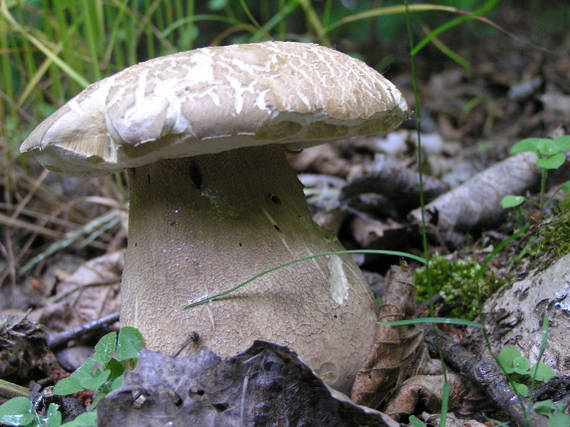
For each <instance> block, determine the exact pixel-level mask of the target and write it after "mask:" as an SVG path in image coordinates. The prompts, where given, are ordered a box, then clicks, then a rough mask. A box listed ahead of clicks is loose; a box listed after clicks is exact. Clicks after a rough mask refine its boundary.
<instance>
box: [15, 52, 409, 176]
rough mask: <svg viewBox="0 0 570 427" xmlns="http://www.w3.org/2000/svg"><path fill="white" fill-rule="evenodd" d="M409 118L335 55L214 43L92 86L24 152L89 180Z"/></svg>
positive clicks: (349, 61) (393, 91)
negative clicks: (173, 160) (165, 162)
mask: <svg viewBox="0 0 570 427" xmlns="http://www.w3.org/2000/svg"><path fill="white" fill-rule="evenodd" d="M408 114H409V113H408V106H407V104H406V102H405V100H404V99H403V97H402V95H401V93H400V92H399V90H398V89H397V88H396V87H395V86H394V85H393V84H392V83H390V82H389V81H388V80H387V79H385V78H384V77H383V76H382V75H381V74H379V73H378V72H376V71H375V70H373V69H372V68H370V67H369V66H367V65H366V64H365V63H363V62H362V61H359V60H357V59H354V58H352V57H350V56H348V55H345V54H343V53H340V52H337V51H335V50H332V49H329V48H326V47H322V46H318V45H314V44H304V43H294V42H265V43H254V44H243V45H232V46H225V47H210V48H202V49H196V50H192V51H188V52H181V53H176V54H172V55H168V56H164V57H160V58H156V59H152V60H149V61H146V62H143V63H140V64H137V65H134V66H132V67H129V68H127V69H125V70H123V71H121V72H119V73H117V74H114V75H112V76H110V77H108V78H105V79H103V80H101V81H99V82H97V83H94V84H92V85H91V86H89V87H88V88H86V89H85V90H84V91H82V92H81V93H79V94H78V95H77V96H76V97H74V98H73V99H71V100H70V101H69V102H68V103H67V104H65V105H64V106H62V107H61V108H60V109H59V110H57V111H56V112H55V113H53V114H52V115H51V116H50V117H48V118H47V119H46V120H44V121H43V122H42V123H40V125H38V127H37V128H36V129H34V131H33V132H32V133H31V134H30V135H29V136H28V138H27V139H26V140H25V141H24V142H23V143H22V146H21V147H20V150H21V151H22V152H27V151H29V152H33V153H34V154H35V156H36V157H37V159H38V160H39V161H40V163H42V164H43V165H44V166H46V167H47V168H49V169H51V170H54V171H56V172H62V173H66V174H69V175H79V176H92V175H101V174H106V173H110V172H115V171H119V170H121V169H123V168H133V167H137V166H141V165H143V164H148V163H152V162H155V161H157V160H161V159H169V158H181V157H189V156H196V155H202V154H212V153H218V152H222V151H225V150H231V149H234V148H240V147H249V146H260V145H266V144H293V145H294V146H295V147H306V146H311V145H316V144H319V143H322V142H326V141H332V140H335V139H341V138H347V137H351V136H356V135H373V134H376V133H379V132H382V131H388V130H390V129H393V128H395V127H396V126H398V125H399V124H400V123H401V122H402V121H403V120H404V119H406V118H407V117H408Z"/></svg>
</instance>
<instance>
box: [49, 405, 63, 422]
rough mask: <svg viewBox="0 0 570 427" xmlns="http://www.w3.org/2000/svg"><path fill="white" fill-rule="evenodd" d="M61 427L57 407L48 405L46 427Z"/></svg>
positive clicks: (59, 413)
mask: <svg viewBox="0 0 570 427" xmlns="http://www.w3.org/2000/svg"><path fill="white" fill-rule="evenodd" d="M59 426H61V412H59V405H57V404H55V403H50V404H49V407H48V412H47V427H59Z"/></svg>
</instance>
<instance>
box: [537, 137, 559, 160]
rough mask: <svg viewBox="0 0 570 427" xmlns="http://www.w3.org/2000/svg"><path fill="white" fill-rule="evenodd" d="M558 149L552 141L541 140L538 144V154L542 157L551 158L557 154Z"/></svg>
mask: <svg viewBox="0 0 570 427" xmlns="http://www.w3.org/2000/svg"><path fill="white" fill-rule="evenodd" d="M558 152H559V150H558V147H557V146H556V143H555V142H554V141H553V140H552V139H546V138H545V139H541V140H540V141H539V142H538V153H539V154H541V155H543V156H547V157H549V156H552V155H553V154H556V153H558Z"/></svg>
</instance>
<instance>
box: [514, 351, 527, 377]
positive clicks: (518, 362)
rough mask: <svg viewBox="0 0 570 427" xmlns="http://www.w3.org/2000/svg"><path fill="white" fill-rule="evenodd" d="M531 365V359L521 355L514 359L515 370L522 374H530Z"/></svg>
mask: <svg viewBox="0 0 570 427" xmlns="http://www.w3.org/2000/svg"><path fill="white" fill-rule="evenodd" d="M529 367H530V361H529V360H528V359H527V358H526V357H524V356H519V357H515V358H514V359H513V371H514V372H516V373H517V374H520V375H528V373H529V372H528V368H529Z"/></svg>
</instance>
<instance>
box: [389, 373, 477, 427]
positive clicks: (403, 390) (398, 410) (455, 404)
mask: <svg viewBox="0 0 570 427" xmlns="http://www.w3.org/2000/svg"><path fill="white" fill-rule="evenodd" d="M447 380H448V382H449V402H448V405H449V406H448V408H449V410H450V411H453V410H455V409H457V408H459V407H461V405H462V401H463V399H464V397H465V396H467V394H468V390H467V388H466V387H465V386H464V384H463V381H462V380H461V378H460V377H459V375H456V374H453V373H449V374H448V375H447ZM443 383H444V377H443V375H416V376H413V377H411V378H409V379H407V380H406V381H405V382H404V383H403V384H402V385H401V386H400V388H399V389H398V392H397V393H396V394H395V395H394V397H393V398H392V399H391V400H390V402H389V403H388V406H386V410H385V412H386V413H387V414H388V415H390V416H391V417H392V418H394V419H395V420H397V421H400V420H403V419H404V418H407V416H409V415H412V414H414V413H415V412H416V409H417V408H420V407H421V408H423V409H424V410H426V411H427V412H430V413H435V412H439V410H440V408H441V396H442V389H443Z"/></svg>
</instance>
